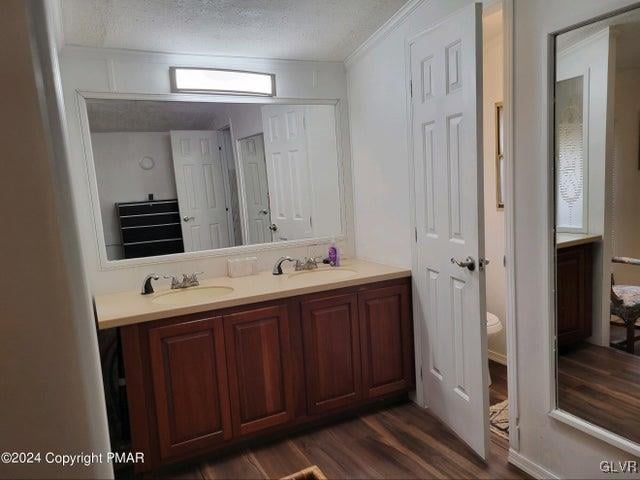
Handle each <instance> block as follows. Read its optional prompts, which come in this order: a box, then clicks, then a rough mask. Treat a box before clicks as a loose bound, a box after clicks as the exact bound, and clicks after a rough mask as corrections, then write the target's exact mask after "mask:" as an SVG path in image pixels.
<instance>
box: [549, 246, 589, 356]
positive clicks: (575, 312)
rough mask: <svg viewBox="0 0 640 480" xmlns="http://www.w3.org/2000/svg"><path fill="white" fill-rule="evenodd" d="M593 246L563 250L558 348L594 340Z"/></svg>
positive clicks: (560, 252) (559, 276) (559, 275)
mask: <svg viewBox="0 0 640 480" xmlns="http://www.w3.org/2000/svg"><path fill="white" fill-rule="evenodd" d="M591 271H592V259H591V245H589V244H587V245H578V246H575V247H568V248H561V249H559V250H558V258H557V278H556V282H557V300H556V301H557V309H558V311H557V328H558V346H559V347H565V346H568V345H571V344H573V343H576V342H579V341H580V340H584V339H586V338H588V337H590V336H591V329H592V325H591V322H592V317H593V304H592V289H593V275H592V273H591Z"/></svg>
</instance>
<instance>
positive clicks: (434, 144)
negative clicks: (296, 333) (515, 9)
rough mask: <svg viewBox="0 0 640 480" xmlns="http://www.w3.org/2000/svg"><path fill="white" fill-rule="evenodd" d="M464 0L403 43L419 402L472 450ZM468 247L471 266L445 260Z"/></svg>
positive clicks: (475, 180)
mask: <svg viewBox="0 0 640 480" xmlns="http://www.w3.org/2000/svg"><path fill="white" fill-rule="evenodd" d="M481 8H482V7H481V6H480V5H479V4H475V5H470V6H469V7H466V8H464V9H462V10H460V11H459V12H458V13H456V14H454V15H452V16H450V17H447V19H446V20H445V21H443V22H442V23H440V24H438V25H436V26H435V27H433V28H432V29H429V30H428V31H427V32H425V33H424V34H422V35H420V36H419V37H417V38H415V39H414V40H413V41H412V42H411V45H410V48H411V79H412V99H411V106H412V129H413V164H414V188H415V191H414V192H415V196H414V198H415V215H416V229H417V231H416V243H415V247H414V251H413V258H414V273H413V278H414V282H415V284H414V287H415V296H414V303H415V305H414V308H415V312H416V318H417V319H418V320H419V321H420V322H421V324H420V331H421V338H420V341H421V346H422V348H421V350H422V359H421V361H422V384H423V393H424V399H425V404H426V406H427V407H428V408H429V409H430V410H431V411H432V412H433V413H434V414H435V415H436V416H438V417H440V419H442V421H443V422H445V423H446V424H447V425H449V426H450V427H451V428H452V429H453V430H454V431H455V432H456V433H457V434H458V435H459V436H460V437H461V438H462V439H463V440H465V441H466V442H467V443H468V444H469V445H470V446H471V447H472V448H473V449H474V450H475V451H476V452H477V453H478V454H479V455H480V456H482V457H483V458H486V455H487V445H488V438H489V437H488V435H489V429H488V413H489V412H488V408H489V405H488V378H487V368H486V362H487V353H486V352H487V350H486V324H485V322H486V313H485V312H486V310H485V290H484V272H483V269H481V268H479V265H478V259H479V258H481V257H482V255H484V243H483V239H484V224H483V223H484V218H483V215H482V212H483V201H482V199H483V189H482V180H483V179H482V172H483V169H482V123H481V122H482V120H481V119H482V96H481V95H482V93H481V92H482V80H481V79H482V37H481V28H482V23H481V22H482V10H481ZM467 257H471V258H472V259H473V260H474V262H475V268H474V269H473V271H472V270H470V269H468V268H465V267H463V266H462V267H461V266H458V265H456V264H454V263H452V262H451V259H452V258H454V259H456V260H459V261H463V260H465V259H466V258H467Z"/></svg>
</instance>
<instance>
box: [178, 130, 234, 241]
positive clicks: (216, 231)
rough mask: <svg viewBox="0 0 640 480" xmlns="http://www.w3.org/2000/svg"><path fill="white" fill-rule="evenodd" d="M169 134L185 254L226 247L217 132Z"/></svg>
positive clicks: (227, 234) (225, 216) (226, 238)
mask: <svg viewBox="0 0 640 480" xmlns="http://www.w3.org/2000/svg"><path fill="white" fill-rule="evenodd" d="M170 133H171V152H172V154H173V168H174V171H175V175H176V189H177V191H178V203H179V205H180V219H181V224H182V237H183V241H184V250H185V252H196V251H199V250H210V249H213V248H222V247H228V246H230V242H229V216H228V210H227V205H226V198H225V188H224V175H223V171H222V162H221V157H220V150H219V148H218V132H216V131H191V130H190V131H184V130H181V131H172V132H170Z"/></svg>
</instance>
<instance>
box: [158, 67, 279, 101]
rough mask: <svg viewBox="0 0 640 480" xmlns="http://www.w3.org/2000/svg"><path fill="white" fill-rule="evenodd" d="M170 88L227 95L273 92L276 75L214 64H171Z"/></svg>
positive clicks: (179, 91) (269, 95) (185, 91)
mask: <svg viewBox="0 0 640 480" xmlns="http://www.w3.org/2000/svg"><path fill="white" fill-rule="evenodd" d="M169 73H170V75H171V91H172V92H177V93H217V94H227V95H260V96H267V97H273V96H275V94H276V76H275V75H273V74H271V73H258V72H242V71H239V70H220V69H216V68H190V67H171V68H170V69H169Z"/></svg>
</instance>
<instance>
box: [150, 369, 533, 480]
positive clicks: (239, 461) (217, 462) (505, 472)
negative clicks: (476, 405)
mask: <svg viewBox="0 0 640 480" xmlns="http://www.w3.org/2000/svg"><path fill="white" fill-rule="evenodd" d="M490 368H491V377H492V380H493V384H492V386H491V395H490V397H491V403H492V404H493V403H497V402H500V401H502V400H504V399H505V398H506V395H507V383H506V376H507V375H506V367H504V366H502V365H499V364H497V363H494V362H491V366H490ZM508 449H509V445H508V442H507V441H506V440H504V439H502V438H500V437H498V436H496V435H491V446H490V456H489V461H488V462H487V463H484V462H483V461H482V460H480V458H479V457H477V456H476V455H475V454H474V453H473V451H472V450H471V449H470V448H469V447H467V446H466V445H465V444H464V443H463V442H462V441H461V440H460V439H458V438H457V437H456V436H455V435H454V434H453V433H452V432H451V430H449V429H448V428H447V427H446V426H445V425H444V424H442V423H441V422H440V421H438V420H437V419H436V418H434V417H433V416H431V415H430V414H429V413H428V412H427V411H425V410H422V409H421V408H419V407H417V406H416V405H414V404H413V403H409V402H407V403H401V404H397V405H392V406H388V407H385V408H383V409H380V410H377V411H373V412H369V413H365V414H362V415H360V416H358V417H356V418H354V419H350V420H344V421H341V422H337V423H334V424H331V425H327V426H324V427H319V428H315V429H313V430H309V431H306V432H303V433H300V434H297V435H292V436H289V437H286V438H283V439H281V440H277V441H272V442H269V443H263V444H261V445H256V446H253V447H249V448H245V449H243V450H241V451H238V452H236V453H233V454H230V455H227V456H223V457H220V456H212V457H211V458H209V459H206V460H204V461H201V462H200V463H194V464H191V465H188V466H182V467H180V468H174V469H171V470H167V471H164V472H161V473H159V474H155V475H153V478H164V479H169V478H180V479H187V478H192V479H231V478H233V479H264V478H281V477H284V476H287V475H290V474H292V473H294V472H297V471H300V470H302V469H304V468H306V467H309V466H311V465H317V466H318V467H319V468H320V470H322V472H323V473H324V474H325V476H327V477H328V478H341V479H364V478H388V479H398V478H402V479H410V478H421V479H422V478H425V479H426V478H428V479H431V478H455V479H459V478H484V479H490V478H491V479H499V478H509V479H512V478H530V477H529V476H527V475H526V474H525V473H523V472H521V471H520V470H518V469H517V468H515V467H513V466H512V465H509V464H508V462H507V452H508Z"/></svg>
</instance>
